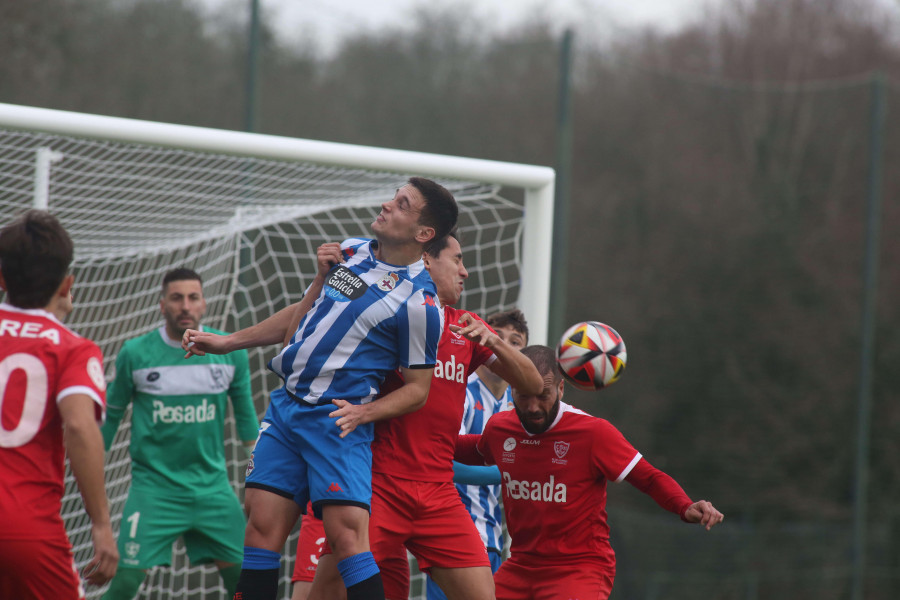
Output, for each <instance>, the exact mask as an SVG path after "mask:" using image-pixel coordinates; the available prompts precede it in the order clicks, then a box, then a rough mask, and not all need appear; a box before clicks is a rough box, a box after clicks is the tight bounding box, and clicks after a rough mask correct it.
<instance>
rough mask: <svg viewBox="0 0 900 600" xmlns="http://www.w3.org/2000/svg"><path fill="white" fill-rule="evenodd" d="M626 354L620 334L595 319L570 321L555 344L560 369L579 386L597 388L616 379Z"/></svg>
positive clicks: (572, 382)
mask: <svg viewBox="0 0 900 600" xmlns="http://www.w3.org/2000/svg"><path fill="white" fill-rule="evenodd" d="M626 358H627V353H626V352H625V341H624V340H623V339H622V336H621V335H619V334H618V333H617V332H616V330H615V329H613V328H612V327H610V326H609V325H605V324H603V323H598V322H597V321H583V322H581V323H576V324H575V325H572V326H571V327H569V328H568V329H567V330H566V332H565V333H564V334H563V335H562V338H560V340H559V344H558V345H557V346H556V362H557V363H558V364H559V369H560V371H562V374H563V376H564V377H565V378H566V379H567V380H568V381H569V383H571V384H572V385H574V386H575V387H577V388H578V389H580V390H587V391H590V390H599V389H600V388H602V387H606V386H607V385H609V384H611V383H615V382H616V381H618V379H619V377H621V375H622V372H623V371H624V370H625V361H626Z"/></svg>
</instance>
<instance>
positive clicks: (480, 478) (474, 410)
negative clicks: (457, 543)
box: [427, 309, 528, 600]
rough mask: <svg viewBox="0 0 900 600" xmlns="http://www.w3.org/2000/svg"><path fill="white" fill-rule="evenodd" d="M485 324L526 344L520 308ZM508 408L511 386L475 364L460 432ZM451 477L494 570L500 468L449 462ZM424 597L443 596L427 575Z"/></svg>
mask: <svg viewBox="0 0 900 600" xmlns="http://www.w3.org/2000/svg"><path fill="white" fill-rule="evenodd" d="M486 321H487V324H488V325H490V326H491V327H492V328H493V329H494V331H496V332H497V335H498V336H500V338H501V339H503V341H505V342H507V343H508V344H509V345H510V346H512V347H514V348H517V349H519V350H521V349H522V348H524V347H525V346H527V345H528V324H527V323H526V322H525V317H524V315H523V314H522V311H520V310H518V309H512V310H507V311H503V312H499V313H495V314H493V315H491V316H489V317H488V318H487V319H486ZM511 408H512V390H511V388H510V386H509V384H508V383H507V382H506V380H504V379H503V378H501V377H499V376H498V375H496V374H495V373H494V372H493V371H491V370H490V369H488V368H486V367H479V368H478V370H477V371H476V372H475V373H474V374H472V375H471V376H470V377H469V380H468V385H467V386H466V406H465V411H464V413H463V420H462V425H461V427H460V434H466V433H481V432H482V431H484V425H485V423H487V422H488V419H490V418H491V417H492V416H493V415H495V414H497V413H498V412H501V411H504V410H509V409H511ZM453 472H454V476H453V480H454V482H456V488H457V490H458V491H459V495H460V498H462V501H463V504H464V505H465V507H466V510H468V511H469V514H470V515H471V517H472V521H473V522H474V523H475V527H476V528H477V529H478V532H479V533H480V534H481V541H482V542H484V545H485V548H487V551H488V557H489V558H490V561H491V571H493V572H495V573H496V572H497V569H498V568H500V563H501V562H502V554H503V541H504V540H503V508H502V507H501V506H500V497H501V496H500V494H501V490H500V470H499V469H498V468H497V467H496V466H490V467H475V466H470V465H463V464H460V463H458V462H454V463H453ZM427 588H428V600H445V599H446V596H445V595H444V593H443V592H442V591H441V589H440V588H439V587H438V586H437V585H436V584H435V583H434V581H432V580H431V578H428V583H427Z"/></svg>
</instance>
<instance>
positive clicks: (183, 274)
mask: <svg viewBox="0 0 900 600" xmlns="http://www.w3.org/2000/svg"><path fill="white" fill-rule="evenodd" d="M173 281H199V282H200V285H203V279H202V278H201V277H200V275H199V274H198V273H197V272H196V271H194V270H193V269H188V268H187V267H178V268H177V269H172V270H171V271H169V272H168V273H166V275H165V277H163V282H162V294H163V295H165V294H166V286H168V285H169V284H170V283H172V282H173Z"/></svg>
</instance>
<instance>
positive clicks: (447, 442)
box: [372, 306, 494, 482]
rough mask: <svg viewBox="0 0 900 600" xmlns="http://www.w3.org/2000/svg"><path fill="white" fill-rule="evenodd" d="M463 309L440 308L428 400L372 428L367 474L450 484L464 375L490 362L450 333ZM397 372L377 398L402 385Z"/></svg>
mask: <svg viewBox="0 0 900 600" xmlns="http://www.w3.org/2000/svg"><path fill="white" fill-rule="evenodd" d="M466 313H468V314H470V315H471V316H472V317H474V318H476V319H478V320H481V319H480V318H479V317H478V315H476V314H475V313H471V312H468V311H465V310H460V309H457V308H453V307H452V306H445V307H444V332H443V334H442V335H441V339H440V342H438V351H437V363H436V364H435V366H434V374H433V376H432V378H431V388H430V389H429V391H428V400H427V401H426V402H425V406H423V407H422V408H420V409H419V410H416V411H413V412H411V413H407V414H405V415H401V416H399V417H394V418H393V419H387V420H384V421H379V422H377V423H375V439H374V441H373V442H372V472H373V473H386V474H388V475H393V476H395V477H400V478H402V479H410V480H414V481H422V482H427V481H431V482H452V481H453V451H454V447H455V445H456V437H457V435H459V424H460V423H462V416H463V409H464V408H465V400H466V383H467V381H468V379H469V375H471V374H472V373H474V372H475V369H477V368H478V367H480V366H481V365H483V364H486V363H489V362H491V361H492V360H493V356H494V353H493V352H491V351H490V350H488V349H487V348H485V347H484V346H482V345H481V344H478V343H476V342H473V341H470V340H468V339H466V338H465V337H463V336H461V335H458V334H455V333H453V332H451V331H450V325H457V324H459V318H460V317H461V316H462V315H463V314H466ZM402 383H403V381H402V379H400V375H399V373H397V372H394V373H391V374H390V375H389V376H388V377H387V378H386V379H385V381H384V384H383V385H382V386H381V395H384V394H387V393H389V392H391V391H392V390H395V389H397V388H398V387H400V385H402Z"/></svg>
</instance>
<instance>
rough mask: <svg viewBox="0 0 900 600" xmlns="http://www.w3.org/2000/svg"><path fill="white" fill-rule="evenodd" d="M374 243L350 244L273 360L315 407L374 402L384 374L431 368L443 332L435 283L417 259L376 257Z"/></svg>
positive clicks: (292, 388)
mask: <svg viewBox="0 0 900 600" xmlns="http://www.w3.org/2000/svg"><path fill="white" fill-rule="evenodd" d="M376 244H377V242H375V241H374V240H365V239H349V240H346V241H344V243H342V244H341V251H342V252H343V255H344V261H345V262H343V263H342V264H340V265H336V266H334V267H333V268H332V269H331V271H329V273H328V276H327V277H326V280H325V286H324V287H323V288H322V292H321V294H319V297H318V298H317V299H316V302H315V304H313V306H312V308H311V309H310V310H309V312H308V313H307V314H306V316H305V317H304V318H303V320H302V321H301V322H300V325H299V327H298V328H297V331H296V332H295V333H294V335H293V336H292V337H291V342H290V344H288V345H287V346H286V347H285V348H284V349H283V350H282V351H281V353H280V354H279V355H278V356H276V357H275V358H273V359H272V360H271V361H269V368H270V369H271V370H272V371H273V372H274V373H276V374H277V375H278V376H279V377H281V378H282V380H284V385H285V389H286V390H287V392H288V393H290V394H291V395H292V396H294V397H295V398H300V399H302V400H304V401H306V402H308V403H310V404H319V403H325V402H330V401H331V400H333V399H335V398H342V399H344V400H348V401H353V402H355V401H358V402H361V403H365V402H369V401H371V399H372V397H373V396H374V395H375V394H377V393H378V388H379V386H380V385H381V382H382V381H383V380H384V376H385V374H387V373H388V372H390V371H393V370H394V369H397V368H398V367H407V368H432V367H434V364H435V361H436V359H437V346H438V340H440V337H441V331H443V328H444V322H443V320H444V311H443V310H442V309H441V305H440V302H438V299H437V291H436V289H435V286H434V282H433V281H432V280H431V277H430V276H429V275H428V271H426V270H425V265H424V264H423V262H422V261H421V260H420V261H418V262H415V263H413V264H411V265H406V266H396V265H389V264H387V263H384V262H380V261H378V260H376V259H375V256H374V252H375V246H376Z"/></svg>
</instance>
